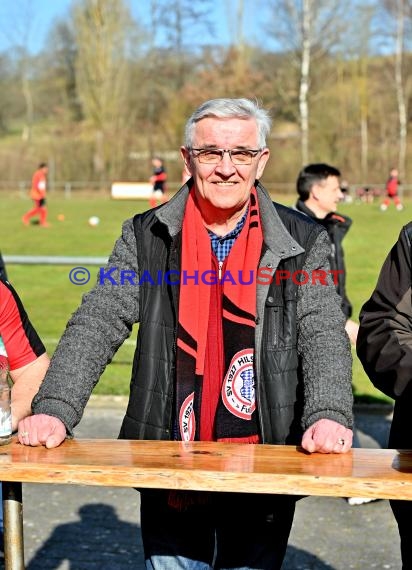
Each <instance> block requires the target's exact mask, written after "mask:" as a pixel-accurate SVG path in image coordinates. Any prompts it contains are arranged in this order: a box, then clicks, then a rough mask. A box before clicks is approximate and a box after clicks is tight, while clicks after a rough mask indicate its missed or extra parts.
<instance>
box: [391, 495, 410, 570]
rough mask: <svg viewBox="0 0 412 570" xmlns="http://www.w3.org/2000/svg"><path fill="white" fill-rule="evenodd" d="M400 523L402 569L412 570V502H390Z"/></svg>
mask: <svg viewBox="0 0 412 570" xmlns="http://www.w3.org/2000/svg"><path fill="white" fill-rule="evenodd" d="M389 502H390V505H391V509H392V512H393V514H394V516H395V519H396V522H397V523H398V529H399V536H400V539H401V556H402V569H403V570H412V502H411V501H389Z"/></svg>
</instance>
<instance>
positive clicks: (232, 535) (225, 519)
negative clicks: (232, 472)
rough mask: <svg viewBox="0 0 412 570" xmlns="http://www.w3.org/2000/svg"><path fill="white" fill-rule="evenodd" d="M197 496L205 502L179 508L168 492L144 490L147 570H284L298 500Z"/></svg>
mask: <svg viewBox="0 0 412 570" xmlns="http://www.w3.org/2000/svg"><path fill="white" fill-rule="evenodd" d="M184 496H185V495H183V497H184ZM193 496H194V498H195V499H196V498H200V501H198V502H197V504H196V502H194V504H191V505H190V506H187V507H186V508H184V509H183V510H181V509H180V510H179V509H176V508H174V507H171V506H169V502H168V498H169V492H168V491H163V490H162V491H160V490H159V491H149V490H145V491H142V492H141V530H142V539H143V546H144V551H145V559H146V565H147V568H153V569H156V570H157V569H161V568H163V569H164V568H166V567H167V568H172V567H173V568H192V569H193V568H202V569H203V568H215V569H227V568H233V569H235V568H253V569H259V570H276V569H280V567H281V565H282V561H283V558H284V556H285V552H286V547H287V543H288V538H289V534H290V530H291V527H292V522H293V516H294V512H295V503H296V499H297V498H295V497H288V496H283V495H258V494H245V493H206V494H202V493H196V494H195V495H193ZM202 498H204V499H206V500H205V501H203V504H202ZM172 559H173V560H175V561H176V562H173V563H172Z"/></svg>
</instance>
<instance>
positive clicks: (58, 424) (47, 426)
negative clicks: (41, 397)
mask: <svg viewBox="0 0 412 570" xmlns="http://www.w3.org/2000/svg"><path fill="white" fill-rule="evenodd" d="M17 435H18V438H19V442H20V443H21V444H22V445H32V446H33V447H36V446H38V445H44V446H45V447H47V448H48V449H50V448H52V447H57V446H59V445H60V444H61V443H62V442H63V441H64V440H65V438H66V427H65V425H64V423H63V422H62V421H61V420H59V419H58V418H56V417H54V416H47V415H46V414H35V415H33V416H27V418H24V419H22V420H20V421H19V427H18V432H17Z"/></svg>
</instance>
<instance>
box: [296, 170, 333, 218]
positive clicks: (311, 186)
mask: <svg viewBox="0 0 412 570" xmlns="http://www.w3.org/2000/svg"><path fill="white" fill-rule="evenodd" d="M339 177H340V171H339V170H338V169H337V168H335V167H334V166H330V165H329V164H324V163H318V164H309V165H307V166H305V167H304V168H302V170H301V171H300V172H299V175H298V179H297V181H296V190H297V192H298V194H299V198H300V199H301V200H302V201H303V202H305V203H306V205H307V206H308V208H310V209H311V210H312V211H313V212H314V214H315V215H316V216H317V217H318V218H324V217H325V216H327V214H329V213H330V212H336V209H337V205H338V203H339V202H340V201H341V200H342V198H343V194H342V190H341V187H340V183H339Z"/></svg>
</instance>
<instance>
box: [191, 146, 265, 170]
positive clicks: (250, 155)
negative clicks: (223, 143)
mask: <svg viewBox="0 0 412 570" xmlns="http://www.w3.org/2000/svg"><path fill="white" fill-rule="evenodd" d="M188 150H189V151H190V152H191V153H192V154H193V153H194V152H196V153H197V154H193V156H194V157H195V158H197V159H198V160H199V162H200V163H202V164H219V162H220V161H221V160H223V157H224V154H225V152H227V153H228V154H229V156H230V160H231V161H232V162H233V164H236V165H238V166H243V165H248V164H252V159H254V158H255V156H257V155H258V154H259V152H262V149H260V148H259V149H257V150H255V149H251V148H232V149H224V148H191V149H188Z"/></svg>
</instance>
